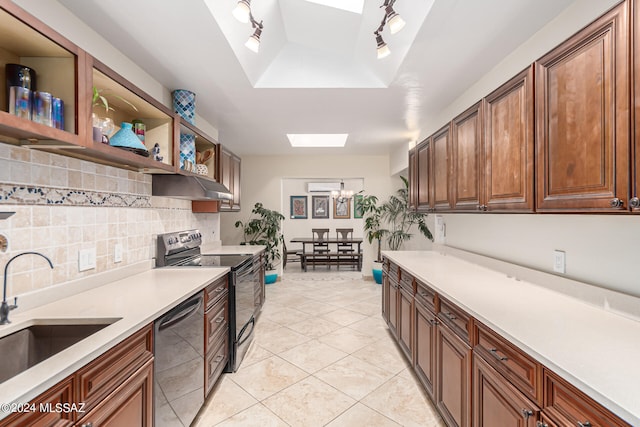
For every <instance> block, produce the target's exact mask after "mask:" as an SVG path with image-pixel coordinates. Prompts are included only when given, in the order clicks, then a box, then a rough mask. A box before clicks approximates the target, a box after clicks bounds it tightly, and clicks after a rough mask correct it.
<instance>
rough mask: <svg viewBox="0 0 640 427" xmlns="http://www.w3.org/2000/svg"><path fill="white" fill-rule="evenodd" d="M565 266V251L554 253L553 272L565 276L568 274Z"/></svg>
mask: <svg viewBox="0 0 640 427" xmlns="http://www.w3.org/2000/svg"><path fill="white" fill-rule="evenodd" d="M565 265H566V264H565V253H564V251H558V250H555V251H553V271H555V272H556V273H562V274H564V273H565V272H566V271H565Z"/></svg>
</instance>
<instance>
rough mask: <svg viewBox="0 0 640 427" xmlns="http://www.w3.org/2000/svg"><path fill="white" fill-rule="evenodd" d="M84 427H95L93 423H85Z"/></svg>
mask: <svg viewBox="0 0 640 427" xmlns="http://www.w3.org/2000/svg"><path fill="white" fill-rule="evenodd" d="M82 427H93V423H84V424H82Z"/></svg>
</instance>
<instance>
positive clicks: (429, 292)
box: [416, 280, 436, 312]
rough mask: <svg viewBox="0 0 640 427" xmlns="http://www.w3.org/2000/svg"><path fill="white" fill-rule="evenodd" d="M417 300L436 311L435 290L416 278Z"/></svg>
mask: <svg viewBox="0 0 640 427" xmlns="http://www.w3.org/2000/svg"><path fill="white" fill-rule="evenodd" d="M416 300H417V301H419V302H420V304H422V305H423V306H425V307H426V308H428V309H429V310H431V311H433V312H435V311H436V293H435V291H434V290H433V289H431V288H430V287H429V286H427V285H426V284H424V283H422V282H421V281H419V280H416Z"/></svg>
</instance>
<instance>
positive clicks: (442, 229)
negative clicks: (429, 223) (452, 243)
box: [434, 215, 447, 243]
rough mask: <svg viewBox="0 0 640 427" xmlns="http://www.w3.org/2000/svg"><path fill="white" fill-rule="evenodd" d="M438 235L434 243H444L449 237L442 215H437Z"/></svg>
mask: <svg viewBox="0 0 640 427" xmlns="http://www.w3.org/2000/svg"><path fill="white" fill-rule="evenodd" d="M435 223H436V233H435V236H434V241H435V242H436V243H444V242H445V240H446V237H447V225H446V224H445V223H444V218H443V217H442V215H436V221H435Z"/></svg>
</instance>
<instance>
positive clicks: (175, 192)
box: [151, 175, 233, 200]
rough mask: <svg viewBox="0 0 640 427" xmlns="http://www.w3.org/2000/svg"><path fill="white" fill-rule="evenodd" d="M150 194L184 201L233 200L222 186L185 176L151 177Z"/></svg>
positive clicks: (195, 177)
mask: <svg viewBox="0 0 640 427" xmlns="http://www.w3.org/2000/svg"><path fill="white" fill-rule="evenodd" d="M151 185H152V191H151V194H153V195H154V196H160V197H171V198H174V199H186V200H233V194H231V192H230V191H229V189H228V188H227V187H225V186H224V185H222V184H220V183H218V182H216V181H212V180H210V179H206V178H201V177H198V176H186V175H153V180H152V183H151Z"/></svg>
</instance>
